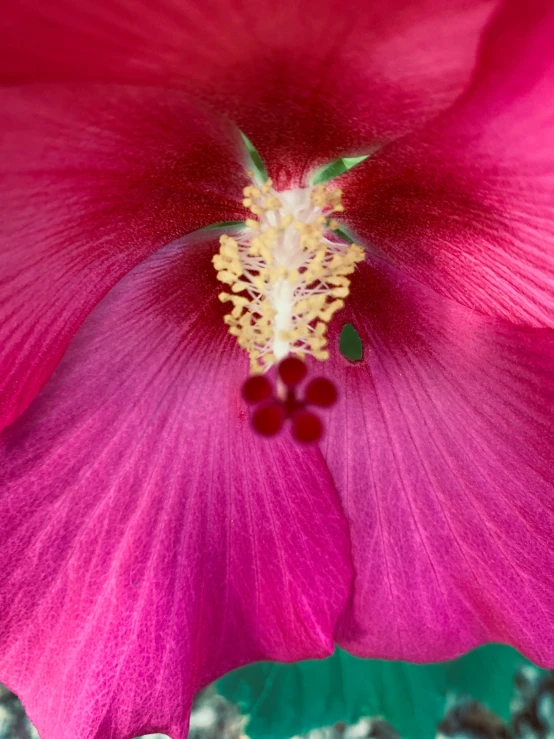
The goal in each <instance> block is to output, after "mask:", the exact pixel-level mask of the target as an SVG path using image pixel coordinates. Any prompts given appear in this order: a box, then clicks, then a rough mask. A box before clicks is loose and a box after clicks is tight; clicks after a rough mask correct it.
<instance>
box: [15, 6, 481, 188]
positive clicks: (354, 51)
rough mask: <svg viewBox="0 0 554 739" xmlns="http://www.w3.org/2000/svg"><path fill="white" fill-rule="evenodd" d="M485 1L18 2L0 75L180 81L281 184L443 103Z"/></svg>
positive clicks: (407, 125)
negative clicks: (245, 140)
mask: <svg viewBox="0 0 554 739" xmlns="http://www.w3.org/2000/svg"><path fill="white" fill-rule="evenodd" d="M493 5H494V3H492V2H491V1H490V0H449V2H447V3H444V2H443V0H388V1H387V2H373V3H367V2H361V0H303V1H302V2H299V1H298V0H280V1H279V2H275V0H243V1H241V2H240V3H239V2H236V1H234V0H233V2H230V1H229V0H203V1H202V2H200V3H199V2H196V1H192V0H177V1H175V0H133V2H130V0H79V2H76V0H52V1H51V2H48V3H46V4H45V3H42V2H38V1H37V0H27V1H25V0H23V1H22V2H18V3H17V4H12V6H10V7H9V8H7V9H6V11H5V13H4V14H3V15H4V19H5V20H4V22H5V28H6V29H7V32H8V33H7V36H6V38H4V39H2V42H3V47H4V53H3V55H2V57H1V59H2V69H3V78H4V79H8V80H29V79H30V80H36V79H78V80H83V79H88V80H96V81H98V80H101V81H106V80H107V81H123V82H134V83H135V82H138V83H140V84H144V83H149V84H155V85H174V86H178V87H181V88H183V89H187V90H189V91H192V92H194V93H195V94H198V95H199V96H200V97H202V98H203V99H206V100H209V101H210V102H212V103H213V104H215V105H217V106H218V107H219V108H220V109H221V110H222V111H224V112H225V113H226V114H227V115H229V117H230V118H231V119H232V120H234V121H235V122H236V123H237V124H238V125H239V126H240V127H241V128H242V129H243V130H244V132H245V133H246V134H247V135H248V136H249V137H250V138H251V140H252V141H253V143H254V145H255V146H256V147H257V148H258V149H259V151H260V152H261V154H262V156H263V158H264V160H265V161H266V164H267V165H268V167H269V171H270V174H271V175H272V176H273V177H275V178H276V179H277V181H278V183H279V185H280V186H285V185H287V184H292V183H293V182H294V181H299V180H301V179H302V178H303V177H304V176H305V174H306V173H307V172H308V171H309V170H311V169H312V168H313V167H315V166H317V165H319V164H323V163H325V162H328V161H329V160H331V159H335V158H336V157H338V156H341V155H344V154H358V153H367V152H368V151H369V150H371V149H372V148H374V147H375V146H376V145H380V144H382V143H383V142H384V141H387V140H389V139H391V138H395V137H397V136H399V135H401V134H403V133H405V132H406V131H409V130H411V129H412V128H414V127H415V126H418V125H419V124H421V123H422V121H424V120H427V119H428V118H429V117H430V116H433V115H434V114H436V112H437V111H440V110H442V109H444V108H445V107H446V106H447V105H449V104H450V103H451V101H452V100H453V99H455V97H456V96H457V95H458V94H459V92H460V91H461V90H462V89H464V87H465V85H466V83H467V81H468V79H469V75H470V72H471V69H472V67H473V62H474V58H475V52H476V46H477V43H478V41H479V37H480V33H481V30H482V28H483V26H484V24H485V22H486V19H487V18H488V16H489V13H490V11H491V9H492V7H493ZM5 35H6V34H5Z"/></svg>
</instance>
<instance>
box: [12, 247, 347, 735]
mask: <svg viewBox="0 0 554 739" xmlns="http://www.w3.org/2000/svg"><path fill="white" fill-rule="evenodd" d="M215 250H216V245H215V244H213V243H212V244H208V245H207V247H206V245H204V246H202V247H200V248H199V247H198V246H194V245H193V246H191V245H190V244H189V245H187V244H185V245H184V247H183V246H179V245H173V246H171V247H168V248H165V249H162V250H161V251H160V252H158V253H157V254H155V255H154V256H152V257H150V258H149V259H148V260H147V261H146V262H144V263H143V264H141V265H140V266H139V267H137V268H135V269H134V270H133V271H132V272H131V273H130V274H129V275H128V276H127V277H126V278H124V279H123V280H122V281H121V282H120V284H118V285H117V286H116V287H115V288H114V289H113V290H112V291H111V292H110V294H109V295H108V296H107V297H106V298H105V299H104V300H103V301H102V303H101V304H100V305H99V306H98V307H97V308H96V309H95V310H94V311H93V312H92V314H91V315H90V317H89V318H88V319H87V320H86V322H85V323H84V325H83V326H82V328H81V329H80V330H79V332H78V333H77V335H76V336H75V338H74V340H73V341H72V343H71V345H70V347H69V349H68V351H67V353H66V355H65V357H64V358H63V360H62V361H61V363H60V364H59V366H58V367H57V369H56V371H55V373H54V375H53V376H52V378H51V379H50V381H49V382H48V383H47V385H46V386H45V388H44V390H43V392H42V393H41V394H40V395H39V396H38V398H37V399H36V400H35V401H34V403H33V404H32V405H31V406H30V408H29V409H28V410H27V411H26V413H25V414H24V415H22V416H21V417H20V418H19V419H18V420H17V421H16V422H15V423H14V424H13V425H12V426H10V427H9V428H8V429H6V430H5V431H4V435H3V443H2V447H1V448H0V456H1V459H0V470H1V472H0V477H1V479H2V483H1V484H0V489H1V490H2V498H3V499H2V505H1V506H0V527H1V530H2V532H3V535H2V539H1V541H0V556H1V557H2V563H3V577H2V585H1V588H0V610H1V612H2V620H1V623H0V638H1V642H0V679H1V680H3V681H6V682H7V683H8V685H10V687H12V688H13V689H14V690H15V691H17V692H18V693H19V694H20V695H21V696H22V698H23V701H24V703H25V705H26V707H27V710H28V712H29V714H30V717H31V719H32V720H33V721H34V722H35V723H36V725H37V728H38V731H39V733H40V736H41V739H75V737H79V739H92V738H93V737H94V739H108V738H109V739H128V737H130V736H135V735H137V734H141V733H148V732H153V731H156V730H157V731H163V732H166V733H168V734H170V735H171V737H172V739H184V737H185V736H186V734H187V723H188V711H189V708H190V701H191V697H192V695H193V693H194V692H195V691H196V690H197V689H198V688H200V687H202V686H204V685H205V684H206V683H207V682H209V681H211V680H212V679H214V678H215V677H217V676H219V675H221V674H222V673H223V672H225V671H227V670H229V669H231V668H233V667H235V666H237V665H240V664H243V663H245V662H248V661H251V660H259V659H268V658H270V659H278V660H295V659H300V658H305V657H321V656H324V655H327V654H329V653H330V652H331V651H332V650H333V639H332V634H333V630H334V627H335V623H336V620H337V617H338V614H339V613H340V611H341V610H342V608H343V606H344V603H345V600H346V598H347V596H348V592H349V586H350V578H351V564H350V554H349V540H348V532H347V529H346V524H345V520H344V516H343V514H342V510H341V507H340V504H339V501H338V498H337V495H336V491H335V490H334V487H333V484H332V482H331V480H330V477H329V474H328V471H327V469H326V467H325V464H324V463H323V461H322V459H321V455H320V454H319V452H317V451H316V450H311V451H310V450H306V449H304V448H299V447H298V446H296V445H295V444H294V443H292V442H291V441H290V437H289V436H288V435H284V436H283V437H282V438H280V439H277V440H272V441H271V442H268V441H266V440H261V439H259V438H258V437H257V436H256V435H254V434H253V432H252V431H251V430H250V426H249V423H248V418H247V409H246V406H245V404H244V402H243V401H242V399H241V397H240V387H241V383H242V381H243V379H244V375H245V373H246V372H247V361H245V359H244V357H243V356H242V353H241V350H239V349H238V347H237V345H236V343H235V341H234V339H232V338H231V337H230V336H228V335H227V334H226V332H225V326H224V324H223V322H222V320H221V318H222V314H223V313H224V312H225V311H224V309H223V306H222V305H221V304H220V303H219V301H218V300H217V292H218V287H217V282H216V279H215V272H214V270H213V267H212V265H211V263H210V258H211V255H212V254H213V252H214V251H215Z"/></svg>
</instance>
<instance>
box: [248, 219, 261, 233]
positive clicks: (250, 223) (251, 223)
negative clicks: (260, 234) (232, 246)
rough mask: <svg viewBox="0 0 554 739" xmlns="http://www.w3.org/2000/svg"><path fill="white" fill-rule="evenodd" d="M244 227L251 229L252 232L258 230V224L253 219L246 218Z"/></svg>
mask: <svg viewBox="0 0 554 739" xmlns="http://www.w3.org/2000/svg"><path fill="white" fill-rule="evenodd" d="M246 227H247V228H251V229H252V231H259V230H260V222H259V221H255V220H254V219H253V218H247V219H246Z"/></svg>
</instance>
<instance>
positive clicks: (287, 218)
mask: <svg viewBox="0 0 554 739" xmlns="http://www.w3.org/2000/svg"><path fill="white" fill-rule="evenodd" d="M293 221H294V218H293V216H292V215H291V213H287V214H286V215H284V216H283V217H282V218H281V221H280V223H279V228H281V229H285V228H288V227H289V226H290V225H291V223H292V222H293Z"/></svg>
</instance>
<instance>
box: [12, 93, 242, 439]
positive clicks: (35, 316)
mask: <svg viewBox="0 0 554 739" xmlns="http://www.w3.org/2000/svg"><path fill="white" fill-rule="evenodd" d="M0 130H1V131H2V137H1V140H0V173H1V183H0V255H1V257H0V258H1V263H2V269H1V276H0V346H1V347H2V349H1V352H0V428H2V427H3V426H4V425H5V424H7V423H10V422H11V421H12V420H13V419H14V418H16V417H17V416H18V415H19V413H21V412H22V411H23V410H24V409H25V408H26V406H27V405H28V403H29V402H30V401H31V400H32V398H33V397H34V396H35V395H36V393H37V392H38V391H39V390H40V388H41V387H42V385H43V383H44V381H45V380H46V379H47V377H48V376H49V374H50V373H51V372H52V370H53V369H54V367H55V366H56V364H57V362H58V361H59V359H60V357H61V356H62V354H63V352H64V351H65V348H66V346H67V343H68V342H69V341H70V339H71V337H72V336H73V334H74V333H75V331H76V330H77V328H78V327H79V325H80V324H81V322H82V320H83V319H84V318H85V316H86V315H87V314H88V312H89V311H90V310H91V308H92V307H93V306H94V305H95V304H96V303H97V302H98V301H99V300H100V299H101V298H102V296H103V295H104V294H105V293H106V291H107V290H108V289H109V288H110V287H111V286H112V285H113V284H114V283H115V282H116V281H117V280H118V279H119V278H120V277H121V276H122V275H123V274H125V273H126V272H127V271H128V270H129V269H131V268H132V267H133V266H134V265H135V264H136V263H137V262H138V261H140V260H141V259H144V257H146V256H147V255H148V254H150V253H151V252H152V251H153V250H154V249H156V248H159V247H160V246H162V245H163V244H166V243H168V242H170V241H172V240H174V239H175V238H177V237H178V236H181V235H183V234H185V233H187V232H189V231H191V230H193V229H195V228H197V227H199V226H204V225H207V224H209V223H213V222H214V221H221V220H226V219H231V218H237V217H238V218H240V217H241V214H242V213H243V210H242V208H241V207H240V204H238V200H239V198H240V197H241V186H242V185H243V180H244V179H245V176H244V172H243V167H244V164H243V162H242V159H241V156H242V154H241V153H240V150H239V148H238V145H237V142H236V138H235V136H236V134H235V133H234V132H233V130H231V129H230V128H229V127H228V126H227V125H226V124H225V125H224V124H223V123H217V122H215V121H213V120H212V118H211V117H210V115H208V114H207V113H205V112H204V111H202V110H200V109H196V108H195V107H193V106H192V105H191V103H190V102H189V101H187V100H186V99H185V97H184V96H183V95H182V94H181V93H176V92H173V91H159V90H154V89H147V88H145V89H142V90H141V89H131V88H123V87H93V86H88V87H83V88H80V87H75V86H65V87H61V86H50V85H28V86H26V87H22V88H12V89H4V90H3V91H2V92H1V94H0Z"/></svg>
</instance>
